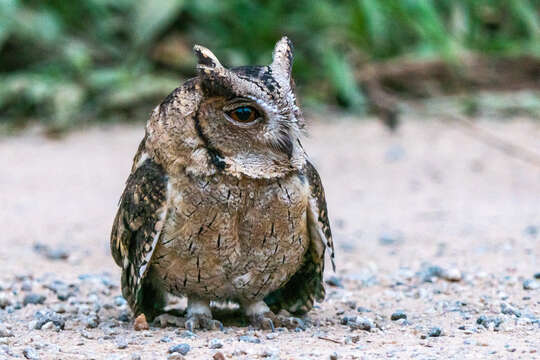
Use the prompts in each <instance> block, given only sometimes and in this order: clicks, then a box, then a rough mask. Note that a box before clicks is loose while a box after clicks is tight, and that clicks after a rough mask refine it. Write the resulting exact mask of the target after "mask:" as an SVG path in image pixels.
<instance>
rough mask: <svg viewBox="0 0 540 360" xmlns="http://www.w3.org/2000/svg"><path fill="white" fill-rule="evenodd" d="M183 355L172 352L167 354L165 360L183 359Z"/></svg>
mask: <svg viewBox="0 0 540 360" xmlns="http://www.w3.org/2000/svg"><path fill="white" fill-rule="evenodd" d="M184 359H185V357H183V356H182V354H179V353H172V354H169V356H167V360H184Z"/></svg>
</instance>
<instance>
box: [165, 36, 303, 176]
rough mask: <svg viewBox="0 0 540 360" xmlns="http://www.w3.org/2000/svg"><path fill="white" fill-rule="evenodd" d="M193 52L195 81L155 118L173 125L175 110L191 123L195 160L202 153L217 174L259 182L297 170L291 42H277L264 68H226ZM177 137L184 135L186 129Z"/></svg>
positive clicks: (298, 120) (299, 122) (198, 49)
mask: <svg viewBox="0 0 540 360" xmlns="http://www.w3.org/2000/svg"><path fill="white" fill-rule="evenodd" d="M194 52H195V55H196V56H197V58H198V64H197V71H198V77H197V78H195V79H192V80H190V81H188V82H187V83H186V84H184V85H183V86H182V87H181V88H179V89H177V91H175V92H173V94H171V95H172V97H173V99H169V100H166V101H165V102H164V103H162V105H161V106H160V108H161V110H160V116H159V117H160V118H161V119H164V118H166V119H167V121H166V122H167V123H171V122H172V123H174V121H173V119H171V117H174V113H176V114H178V111H177V109H178V108H180V110H181V111H180V113H182V114H183V115H188V116H186V118H189V119H190V120H192V123H193V130H194V135H195V136H196V137H197V139H192V140H190V141H191V143H194V144H195V143H196V144H197V145H196V149H195V150H194V153H195V155H196V156H195V157H196V158H197V159H196V161H194V162H195V163H196V162H201V161H202V160H201V152H203V153H204V156H205V157H207V158H210V165H209V166H213V167H215V168H217V169H218V170H223V171H229V172H231V173H236V174H243V175H247V176H251V177H264V178H269V177H274V176H279V175H280V174H283V173H284V172H286V171H288V170H291V169H293V168H298V167H300V166H302V165H303V161H304V152H303V149H302V148H301V145H300V141H299V136H300V134H301V131H302V129H303V127H304V120H303V117H302V113H301V111H300V109H299V108H298V106H297V101H296V96H295V93H294V82H293V80H292V77H291V70H292V61H293V48H292V43H291V41H290V40H289V39H288V38H287V37H283V38H282V39H281V40H280V41H278V42H277V44H276V46H275V48H274V52H273V59H272V63H271V64H270V65H268V66H242V67H236V68H230V69H228V68H226V67H224V66H223V65H222V64H221V63H220V62H219V60H218V59H217V58H216V56H215V55H214V54H213V53H212V52H211V51H210V50H208V49H206V48H204V47H202V46H199V45H195V47H194ZM164 106H165V108H163V107H164ZM182 108H184V110H182ZM171 110H175V111H174V112H172V111H171ZM188 112H189V114H188ZM179 120H180V119H179ZM180 121H181V120H180ZM190 123H191V121H190ZM186 126H187V124H186ZM188 132H190V131H188ZM169 133H170V132H169ZM176 133H181V134H180V135H181V136H187V133H186V130H185V127H184V129H183V130H182V131H181V132H180V131H176ZM183 140H186V139H183ZM192 157H193V156H192ZM193 165H194V166H195V165H197V164H193Z"/></svg>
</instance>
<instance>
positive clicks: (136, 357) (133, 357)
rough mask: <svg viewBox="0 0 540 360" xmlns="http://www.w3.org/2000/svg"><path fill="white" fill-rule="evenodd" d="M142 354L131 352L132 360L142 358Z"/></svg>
mask: <svg viewBox="0 0 540 360" xmlns="http://www.w3.org/2000/svg"><path fill="white" fill-rule="evenodd" d="M141 359H142V357H141V354H137V353H133V354H131V360H141Z"/></svg>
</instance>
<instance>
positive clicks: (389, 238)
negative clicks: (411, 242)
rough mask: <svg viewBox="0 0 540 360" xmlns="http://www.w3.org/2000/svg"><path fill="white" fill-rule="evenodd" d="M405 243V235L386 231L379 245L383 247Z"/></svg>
mask: <svg viewBox="0 0 540 360" xmlns="http://www.w3.org/2000/svg"><path fill="white" fill-rule="evenodd" d="M401 243H403V234H402V233H401V232H400V231H385V232H383V233H382V234H381V235H380V236H379V244H380V245H383V246H388V245H397V244H401Z"/></svg>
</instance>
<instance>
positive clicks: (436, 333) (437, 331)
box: [428, 327, 442, 337]
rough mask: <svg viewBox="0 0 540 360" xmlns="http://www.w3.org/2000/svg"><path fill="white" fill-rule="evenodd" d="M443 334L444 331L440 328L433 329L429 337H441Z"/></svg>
mask: <svg viewBox="0 0 540 360" xmlns="http://www.w3.org/2000/svg"><path fill="white" fill-rule="evenodd" d="M441 334H442V329H441V328H440V327H432V328H431V329H429V332H428V336H429V337H439V336H441Z"/></svg>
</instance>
